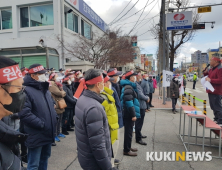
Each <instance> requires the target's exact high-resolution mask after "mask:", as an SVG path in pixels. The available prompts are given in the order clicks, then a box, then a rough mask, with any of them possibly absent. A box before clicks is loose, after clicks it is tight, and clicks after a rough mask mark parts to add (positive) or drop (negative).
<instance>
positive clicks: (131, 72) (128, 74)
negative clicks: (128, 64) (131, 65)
mask: <svg viewBox="0 0 222 170" xmlns="http://www.w3.org/2000/svg"><path fill="white" fill-rule="evenodd" d="M133 73H134V71H133V70H131V71H130V72H128V73H126V74H125V75H123V76H122V79H123V80H125V79H126V77H128V76H130V75H132V74H133Z"/></svg>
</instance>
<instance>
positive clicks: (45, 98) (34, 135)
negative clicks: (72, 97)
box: [19, 64, 57, 170]
mask: <svg viewBox="0 0 222 170" xmlns="http://www.w3.org/2000/svg"><path fill="white" fill-rule="evenodd" d="M45 72H46V71H45V69H44V67H43V66H42V65H40V64H33V65H31V66H30V67H29V72H28V75H26V77H25V78H24V85H25V86H26V88H25V93H26V96H27V97H26V102H25V105H24V107H23V110H22V111H21V112H19V117H20V119H21V121H22V123H24V131H25V133H27V134H28V135H29V136H28V138H27V140H26V143H25V144H26V146H27V148H28V167H27V169H28V170H32V169H41V170H47V165H48V158H49V157H50V155H51V144H52V143H53V142H54V139H55V131H56V123H57V120H56V111H55V108H54V107H55V104H54V101H53V99H52V97H51V93H50V92H49V90H48V88H49V83H48V82H46V77H45Z"/></svg>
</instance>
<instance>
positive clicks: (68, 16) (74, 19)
mask: <svg viewBox="0 0 222 170" xmlns="http://www.w3.org/2000/svg"><path fill="white" fill-rule="evenodd" d="M65 27H66V28H68V29H70V30H72V31H74V32H76V33H78V32H79V31H78V16H77V15H75V14H74V13H72V12H71V13H68V12H67V13H65Z"/></svg>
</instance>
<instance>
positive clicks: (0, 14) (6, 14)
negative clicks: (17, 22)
mask: <svg viewBox="0 0 222 170" xmlns="http://www.w3.org/2000/svg"><path fill="white" fill-rule="evenodd" d="M5 29H12V10H11V9H2V10H0V30H5Z"/></svg>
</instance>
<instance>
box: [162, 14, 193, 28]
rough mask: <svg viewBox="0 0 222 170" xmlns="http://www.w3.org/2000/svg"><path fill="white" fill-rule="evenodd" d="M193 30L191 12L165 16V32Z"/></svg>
mask: <svg viewBox="0 0 222 170" xmlns="http://www.w3.org/2000/svg"><path fill="white" fill-rule="evenodd" d="M192 28H193V18H192V11H184V12H176V13H168V14H166V29H167V30H181V29H182V30H183V29H192Z"/></svg>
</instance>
